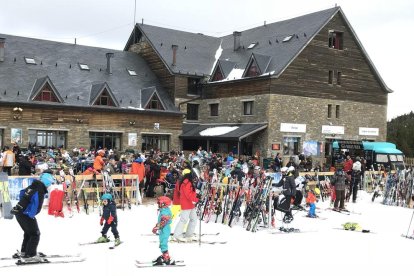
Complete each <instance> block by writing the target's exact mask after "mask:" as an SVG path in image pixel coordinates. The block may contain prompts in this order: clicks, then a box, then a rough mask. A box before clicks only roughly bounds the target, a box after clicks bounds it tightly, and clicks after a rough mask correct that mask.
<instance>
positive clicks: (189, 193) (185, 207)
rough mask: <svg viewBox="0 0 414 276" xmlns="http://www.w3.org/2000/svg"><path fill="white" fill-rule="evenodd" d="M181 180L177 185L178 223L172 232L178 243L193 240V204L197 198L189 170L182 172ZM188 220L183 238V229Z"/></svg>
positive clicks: (195, 218) (195, 220)
mask: <svg viewBox="0 0 414 276" xmlns="http://www.w3.org/2000/svg"><path fill="white" fill-rule="evenodd" d="M182 176H183V180H182V183H181V184H180V185H179V187H180V188H179V189H180V190H179V192H180V205H181V213H180V221H179V222H178V223H177V226H176V227H175V230H174V239H175V240H177V241H179V242H187V241H191V240H193V233H194V229H195V227H196V223H197V212H196V211H197V210H196V208H195V204H196V203H197V202H198V200H199V199H198V197H197V194H196V192H195V188H194V186H193V177H192V174H191V170H190V169H185V170H183V172H182ZM188 220H190V222H189V224H188V227H187V230H186V232H185V237H183V232H184V227H185V225H186V223H187V222H188Z"/></svg>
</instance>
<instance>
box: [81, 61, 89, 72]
mask: <svg viewBox="0 0 414 276" xmlns="http://www.w3.org/2000/svg"><path fill="white" fill-rule="evenodd" d="M79 67H80V69H81V70H86V71H89V70H90V69H89V66H88V64H84V63H79Z"/></svg>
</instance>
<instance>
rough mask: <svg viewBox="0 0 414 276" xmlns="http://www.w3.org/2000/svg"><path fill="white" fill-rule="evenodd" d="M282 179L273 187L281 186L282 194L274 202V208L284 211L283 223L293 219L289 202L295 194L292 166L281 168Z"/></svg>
mask: <svg viewBox="0 0 414 276" xmlns="http://www.w3.org/2000/svg"><path fill="white" fill-rule="evenodd" d="M281 172H282V180H280V182H279V183H278V184H276V185H275V187H283V192H282V194H283V196H284V198H282V199H281V198H280V196H279V199H278V201H277V203H276V206H275V209H276V210H279V211H281V212H283V213H285V215H284V217H283V222H284V223H290V222H291V221H292V220H293V215H292V210H291V208H290V202H291V200H292V197H294V196H295V195H296V183H295V178H294V172H295V171H294V168H293V167H289V168H287V167H283V168H282V169H281Z"/></svg>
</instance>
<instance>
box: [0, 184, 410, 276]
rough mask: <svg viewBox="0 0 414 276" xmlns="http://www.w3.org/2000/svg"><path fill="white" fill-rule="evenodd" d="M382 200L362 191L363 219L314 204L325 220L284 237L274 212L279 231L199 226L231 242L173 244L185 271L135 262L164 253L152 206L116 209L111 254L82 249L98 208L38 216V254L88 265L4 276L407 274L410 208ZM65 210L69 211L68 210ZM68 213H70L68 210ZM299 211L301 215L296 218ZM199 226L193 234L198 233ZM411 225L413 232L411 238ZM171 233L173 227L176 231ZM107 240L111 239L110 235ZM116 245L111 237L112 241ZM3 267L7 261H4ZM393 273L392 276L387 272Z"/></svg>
mask: <svg viewBox="0 0 414 276" xmlns="http://www.w3.org/2000/svg"><path fill="white" fill-rule="evenodd" d="M380 202H381V198H377V199H376V201H375V202H374V203H372V202H371V195H370V194H366V193H365V192H361V191H360V194H359V197H358V200H357V203H355V204H353V203H348V205H347V208H348V209H349V210H351V211H353V212H356V213H361V214H352V213H351V214H350V215H345V214H341V213H337V212H333V211H330V210H324V209H326V208H327V207H329V202H321V201H319V202H318V203H317V208H318V209H317V214H318V215H319V216H320V217H321V218H324V219H311V218H307V217H305V215H306V213H305V212H303V211H298V212H297V211H294V217H295V219H294V221H293V222H292V223H291V224H290V225H289V227H294V228H299V229H300V230H301V231H302V232H301V233H291V234H286V233H280V234H272V233H274V232H279V231H278V230H277V228H278V227H280V226H282V222H281V218H282V215H281V213H280V212H276V218H277V221H276V229H268V228H262V227H260V228H259V231H258V232H256V233H252V232H247V231H246V230H245V229H244V228H243V227H242V226H241V220H240V222H239V223H240V225H235V226H233V227H232V228H230V227H228V226H225V225H222V224H219V223H217V224H216V223H214V218H212V220H211V221H210V222H209V223H204V222H203V223H201V232H202V233H216V232H220V234H219V235H217V236H208V235H206V236H203V237H202V239H203V240H219V241H227V243H226V244H214V245H211V244H204V243H203V244H201V246H199V244H198V243H191V244H182V243H170V245H169V252H170V255H171V256H172V258H174V259H177V260H184V261H185V263H186V266H185V267H167V268H157V267H150V268H137V267H135V264H134V263H135V260H140V261H148V260H152V259H154V258H156V257H157V256H159V255H160V251H159V248H158V243H157V240H158V237H157V236H155V235H154V236H151V235H150V234H151V230H152V228H153V226H154V225H155V223H156V219H157V208H156V205H155V203H147V204H145V205H139V206H132V210H128V209H125V210H124V211H122V210H119V209H118V216H119V226H118V230H119V232H120V237H121V240H122V241H123V243H122V244H121V245H120V246H119V247H117V248H115V249H114V250H110V249H109V246H111V245H112V243H109V244H95V245H86V246H79V243H81V242H88V241H94V240H96V239H97V238H98V237H99V236H100V231H101V226H100V225H99V215H98V211H97V209H95V211H94V212H90V214H89V215H86V214H84V213H83V212H82V213H80V214H77V213H75V214H74V216H73V217H72V218H69V217H68V216H67V215H66V216H65V218H61V217H53V216H49V215H47V210H46V209H44V210H43V211H42V212H41V213H40V214H39V215H38V217H37V218H38V223H39V227H40V231H41V239H40V244H39V248H38V250H39V251H40V252H44V253H46V254H77V253H80V254H81V256H82V257H85V258H86V261H84V262H79V263H69V264H41V265H31V266H21V267H8V268H0V275H2V276H3V275H13V276H19V275H28V274H30V275H54V276H55V275H72V276H73V275H88V274H89V275H91V274H93V275H99V276H102V275H118V274H120V273H122V275H172V276H174V275H180V276H182V275H211V274H212V273H213V274H217V275H218V273H220V275H221V274H222V273H226V274H227V273H231V274H232V275H249V274H250V275H256V274H258V273H259V272H260V274H263V273H269V274H270V273H272V274H279V273H282V274H281V275H286V274H288V275H304V274H306V275H350V274H352V275H361V274H362V273H367V275H376V274H378V275H385V274H389V273H392V274H395V273H397V272H407V273H409V272H410V271H411V270H412V269H410V268H412V265H411V261H412V248H413V247H414V240H410V239H405V238H402V237H401V234H406V233H407V230H408V227H409V224H410V220H411V218H412V215H413V209H408V208H402V207H394V206H384V205H382V204H381V203H380ZM64 208H65V207H64ZM64 211H66V209H65V210H64ZM295 212H296V213H295ZM348 221H350V222H357V223H359V224H360V225H361V227H362V228H363V229H369V230H371V233H361V232H352V231H345V230H338V229H335V228H340V227H341V224H344V223H345V222H348ZM199 226H200V225H197V228H196V231H197V232H198V231H199ZM413 227H414V222H413V224H412V225H411V229H410V230H409V232H410V233H409V234H412V232H413ZM173 229H174V227H173ZM0 233H1V235H0V245H1V246H0V257H8V256H10V255H12V254H13V253H15V252H16V250H18V249H20V244H21V242H22V238H23V231H22V230H21V229H20V227H19V225H18V223H17V221H16V220H15V219H13V220H4V219H0ZM109 235H110V236H112V234H111V233H110V232H109ZM112 240H113V238H112ZM0 262H1V264H5V261H0ZM390 275H391V274H390Z"/></svg>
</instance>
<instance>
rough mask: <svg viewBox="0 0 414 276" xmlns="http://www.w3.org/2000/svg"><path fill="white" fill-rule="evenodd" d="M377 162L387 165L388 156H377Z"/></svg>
mask: <svg viewBox="0 0 414 276" xmlns="http://www.w3.org/2000/svg"><path fill="white" fill-rule="evenodd" d="M377 162H380V163H388V156H387V155H386V154H377Z"/></svg>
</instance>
